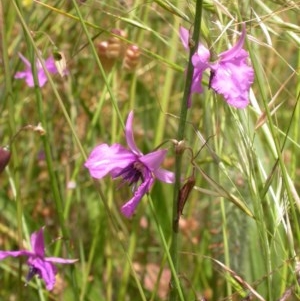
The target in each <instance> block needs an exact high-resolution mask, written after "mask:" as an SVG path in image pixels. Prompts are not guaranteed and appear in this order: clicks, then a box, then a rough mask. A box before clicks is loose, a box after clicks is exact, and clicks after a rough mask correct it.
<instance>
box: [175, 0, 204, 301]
mask: <svg viewBox="0 0 300 301" xmlns="http://www.w3.org/2000/svg"><path fill="white" fill-rule="evenodd" d="M201 15H202V0H197V1H196V10H195V21H194V30H193V35H192V40H191V43H190V55H189V62H188V68H187V73H186V81H185V87H184V94H183V98H182V102H181V109H180V120H179V126H178V133H177V140H178V141H182V140H183V139H184V134H185V125H186V119H187V113H188V106H187V103H188V99H189V97H190V93H191V85H192V80H193V73H194V66H193V64H192V57H193V54H194V53H195V51H196V50H197V47H198V41H199V34H200V28H201ZM181 163H182V152H176V153H175V174H176V178H175V185H174V198H173V215H172V230H173V231H172V242H171V247H170V254H171V257H172V261H173V265H174V268H175V271H176V272H177V273H178V267H179V261H178V226H179V219H178V209H177V208H178V205H177V202H178V194H179V190H180V185H181V183H180V182H181V181H180V178H181ZM174 279H175V277H174V275H172V279H171V292H170V300H171V301H176V300H178V288H177V286H176V283H175V281H174Z"/></svg>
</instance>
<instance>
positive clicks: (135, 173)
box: [115, 161, 145, 191]
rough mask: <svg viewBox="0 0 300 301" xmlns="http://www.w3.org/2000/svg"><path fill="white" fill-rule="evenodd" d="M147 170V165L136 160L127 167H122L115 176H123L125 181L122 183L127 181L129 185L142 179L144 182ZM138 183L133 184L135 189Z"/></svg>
mask: <svg viewBox="0 0 300 301" xmlns="http://www.w3.org/2000/svg"><path fill="white" fill-rule="evenodd" d="M144 171H145V166H144V165H143V164H142V163H141V162H139V161H135V162H133V163H131V164H129V165H128V166H127V167H125V168H124V169H122V170H121V171H120V172H119V173H118V174H117V175H116V176H115V177H116V178H117V177H122V178H123V181H122V184H124V183H125V182H127V183H128V185H129V186H131V185H132V184H136V183H137V182H139V181H140V180H141V181H142V182H144V175H143V173H144ZM135 188H136V185H134V186H133V191H134V190H135Z"/></svg>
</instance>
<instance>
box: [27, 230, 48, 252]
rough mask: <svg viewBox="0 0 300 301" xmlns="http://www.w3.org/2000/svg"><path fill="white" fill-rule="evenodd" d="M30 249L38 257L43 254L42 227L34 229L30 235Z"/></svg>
mask: <svg viewBox="0 0 300 301" xmlns="http://www.w3.org/2000/svg"><path fill="white" fill-rule="evenodd" d="M30 242H31V248H32V251H33V252H34V253H35V254H36V255H37V256H40V257H44V255H45V245H44V228H41V229H40V230H39V231H36V232H34V233H32V234H31V236H30Z"/></svg>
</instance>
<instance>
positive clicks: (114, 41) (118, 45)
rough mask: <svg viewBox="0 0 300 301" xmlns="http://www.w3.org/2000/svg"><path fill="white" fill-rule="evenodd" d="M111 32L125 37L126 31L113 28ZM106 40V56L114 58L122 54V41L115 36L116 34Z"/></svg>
mask: <svg viewBox="0 0 300 301" xmlns="http://www.w3.org/2000/svg"><path fill="white" fill-rule="evenodd" d="M111 32H112V33H113V34H115V35H118V36H120V37H123V38H125V37H126V36H127V35H126V32H125V31H124V30H121V29H113V30H112V31H111ZM107 42H108V45H107V49H106V56H107V57H108V58H115V59H116V58H119V57H121V56H122V55H123V53H124V43H123V42H122V41H121V40H120V39H119V38H117V37H116V36H111V37H110V38H109V39H108V41H107Z"/></svg>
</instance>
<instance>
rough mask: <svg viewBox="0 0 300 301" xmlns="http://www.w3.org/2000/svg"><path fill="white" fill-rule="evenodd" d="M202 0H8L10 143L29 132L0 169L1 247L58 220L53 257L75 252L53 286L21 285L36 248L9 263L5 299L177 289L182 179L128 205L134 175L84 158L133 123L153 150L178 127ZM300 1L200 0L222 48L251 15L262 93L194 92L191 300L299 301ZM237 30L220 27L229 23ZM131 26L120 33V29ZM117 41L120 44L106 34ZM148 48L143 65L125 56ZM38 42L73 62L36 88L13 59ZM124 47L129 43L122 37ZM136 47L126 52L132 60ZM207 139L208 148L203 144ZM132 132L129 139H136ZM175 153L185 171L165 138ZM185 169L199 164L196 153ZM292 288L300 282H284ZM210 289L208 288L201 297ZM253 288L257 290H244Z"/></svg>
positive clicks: (50, 240) (188, 256)
mask: <svg viewBox="0 0 300 301" xmlns="http://www.w3.org/2000/svg"><path fill="white" fill-rule="evenodd" d="M194 5H195V2H194V1H182V0H178V1H176V0H174V1H158V0H157V1H149V2H146V1H138V0H137V1H133V0H132V1H126V0H125V1H100V0H87V1H81V2H80V1H75V0H73V1H71V0H69V1H54V0H53V1H38V0H36V1H17V0H11V1H10V0H2V1H1V15H0V22H1V23H0V27H1V45H2V47H1V49H0V51H1V56H0V58H1V69H0V70H1V72H0V108H1V114H0V133H1V145H2V146H5V145H7V144H9V143H10V140H11V139H12V137H13V136H14V135H15V134H16V133H17V132H18V131H19V130H20V129H21V128H23V127H24V126H27V125H37V124H38V123H41V125H42V127H43V128H44V129H45V131H46V134H45V135H43V136H41V135H39V133H37V132H34V131H32V130H26V131H25V130H24V131H21V132H20V133H19V135H18V136H17V138H16V139H15V140H14V142H13V144H12V145H11V151H12V158H11V160H10V163H9V166H8V167H7V168H6V170H5V172H3V173H2V174H1V175H0V181H1V182H0V183H1V189H0V208H1V211H0V248H1V249H2V250H15V249H18V248H21V247H22V246H24V245H25V246H27V245H28V241H29V235H30V233H32V232H33V231H36V230H37V229H39V228H40V227H41V226H43V225H46V226H47V227H46V230H45V235H46V244H47V250H46V253H47V255H48V256H60V257H68V258H79V262H78V263H77V264H76V265H75V266H74V267H69V266H67V267H66V266H64V267H58V270H59V274H58V276H57V285H56V287H55V289H54V290H53V291H52V292H50V293H48V292H47V291H45V289H44V284H43V283H41V282H40V281H39V280H38V279H37V280H34V281H31V282H30V284H29V285H28V286H27V287H24V277H26V274H27V271H28V270H27V266H26V260H23V259H21V260H16V259H13V258H10V259H6V260H5V261H2V262H0V267H1V272H0V283H1V291H0V298H1V300H64V301H68V300H80V301H83V300H108V301H109V300H166V299H167V295H168V285H169V279H170V275H171V271H170V268H169V265H168V260H167V255H168V250H167V248H166V246H165V245H164V243H163V242H164V241H165V242H166V244H169V243H170V235H171V214H172V199H173V187H172V185H168V184H161V183H159V182H157V183H156V184H155V186H154V187H153V189H152V191H151V194H150V197H149V198H145V199H144V200H143V201H142V202H141V204H140V205H139V207H138V209H137V211H136V214H135V216H134V217H133V218H132V219H130V220H127V219H126V218H124V217H123V216H122V215H121V214H120V211H119V208H120V206H121V205H122V204H123V203H124V202H125V201H126V200H128V199H129V198H130V195H131V191H130V188H128V187H125V186H123V187H122V188H120V189H118V187H119V183H118V182H117V181H116V182H113V181H112V180H111V179H110V178H109V177H106V178H105V179H103V180H101V181H96V182H94V181H93V180H92V179H91V178H90V177H89V173H88V171H87V170H86V169H85V168H84V167H83V164H84V161H85V159H86V156H87V155H88V153H89V152H90V151H91V150H92V149H93V147H95V146H96V145H98V144H99V143H108V144H111V143H114V142H118V143H125V141H124V134H123V125H124V122H125V120H126V117H127V114H128V112H129V111H130V110H132V109H134V112H135V120H134V134H135V138H136V143H137V145H138V146H139V147H140V149H141V150H142V151H143V152H144V153H147V152H149V151H152V150H153V149H154V148H155V147H157V146H158V145H159V144H161V143H162V142H163V141H167V140H169V139H175V138H176V133H177V127H178V116H179V115H180V112H179V109H180V102H181V99H182V94H183V88H184V79H185V77H184V69H185V67H186V63H187V57H188V54H187V53H186V52H185V50H184V48H183V46H182V45H181V43H180V39H179V33H178V29H179V26H180V25H183V26H185V27H186V28H190V27H191V26H192V23H193V17H194ZM299 10H300V3H299V2H297V1H279V0H278V1H275V0H274V1H269V0H267V1H264V2H263V1H260V0H253V1H204V4H203V20H202V28H201V29H202V30H201V41H202V42H203V43H204V44H206V45H208V46H209V47H212V48H211V49H212V52H213V53H215V54H217V53H219V52H221V51H224V50H226V49H227V48H228V47H229V45H230V44H233V43H234V42H235V41H236V39H237V36H236V35H235V34H234V33H235V32H236V31H239V30H240V28H241V27H240V26H239V24H240V22H241V21H244V22H246V27H247V34H248V39H247V45H246V46H245V47H246V48H247V50H248V51H249V53H250V57H251V61H252V65H253V67H254V69H255V83H254V85H253V87H252V91H251V94H250V99H251V105H250V106H249V107H248V108H247V109H245V110H241V111H239V110H236V109H234V108H231V107H229V106H228V105H227V104H226V103H225V101H224V100H223V99H222V97H221V96H216V95H215V94H214V93H213V92H212V91H211V90H208V89H207V84H208V79H209V74H205V76H204V79H203V80H204V85H205V92H204V93H203V94H202V95H195V96H193V103H192V108H191V109H190V111H189V114H188V123H187V130H186V145H187V146H188V147H190V148H191V149H192V150H193V153H194V154H197V152H198V151H199V150H200V149H201V148H202V149H201V152H200V153H199V155H198V156H197V157H196V159H195V160H194V163H195V167H196V186H195V189H194V190H193V191H192V193H191V196H190V198H189V200H188V202H187V205H186V206H185V208H184V215H183V217H182V218H181V221H180V231H181V232H180V244H179V250H178V252H179V260H180V268H179V280H180V282H181V285H182V290H183V294H184V298H183V299H184V300H204V299H203V298H205V299H206V300H250V299H249V298H250V297H253V300H268V301H272V300H280V301H284V300H299V298H300V292H299V288H298V278H299V263H298V254H299V238H300V229H299V209H300V199H299V196H298V191H299V184H298V181H297V179H298V178H299V161H298V160H297V158H298V157H299V148H300V146H299V143H300V141H299V118H300V108H299V106H298V105H297V102H298V97H299V75H298V71H299V44H300V39H299V32H300V27H299ZM225 27H226V28H227V30H226V31H225V30H224V31H223V29H224V28H225ZM116 28H118V29H121V30H123V31H124V32H125V33H126V34H124V35H122V38H121V39H118V38H116V37H115V35H114V34H113V33H112V30H114V29H116ZM103 41H108V42H109V45H110V47H111V48H110V49H109V50H108V52H109V54H110V56H113V55H114V54H115V53H117V56H116V57H113V58H111V57H110V58H108V57H107V56H106V55H103V53H102V52H101V47H100V46H99V44H101V42H103ZM132 44H134V45H137V46H138V47H139V49H140V56H139V60H138V65H137V67H136V69H135V70H131V72H128V70H126V69H125V68H124V64H125V63H124V60H125V61H126V59H127V63H128V64H129V65H131V64H132V65H134V64H135V61H134V60H132V58H131V59H130V58H129V57H128V56H126V50H127V49H128V47H130V45H132ZM37 49H39V50H40V51H41V55H42V56H43V57H44V58H46V57H48V56H49V55H50V54H51V53H52V52H53V51H54V50H58V51H61V52H63V53H64V55H65V57H66V61H67V68H68V71H69V74H68V76H67V77H64V78H61V77H60V76H59V75H55V76H52V77H51V78H52V80H50V81H48V83H47V84H46V85H45V86H44V87H42V88H29V87H27V86H26V85H25V82H24V81H22V80H15V79H14V74H15V73H16V72H17V71H20V70H22V69H23V67H24V66H23V65H22V62H21V61H20V59H19V57H18V52H20V53H22V54H23V55H24V56H26V57H28V58H32V57H33V53H34V52H36V50H37ZM118 50H120V51H119V52H118ZM128 60H129V62H128ZM205 141H207V143H206V144H205V146H204V147H202V146H203V145H204V143H205ZM124 145H125V144H124ZM165 147H169V153H168V158H167V160H166V161H165V162H164V167H165V168H167V169H169V170H174V147H173V146H172V143H170V142H168V143H167V144H166V145H165ZM183 172H184V174H183V176H184V177H188V176H190V175H191V173H192V165H191V153H190V152H188V151H187V152H185V154H184V164H183ZM289 293H290V296H288V294H289ZM201 298H202V299H201ZM247 298H248V299H247Z"/></svg>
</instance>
